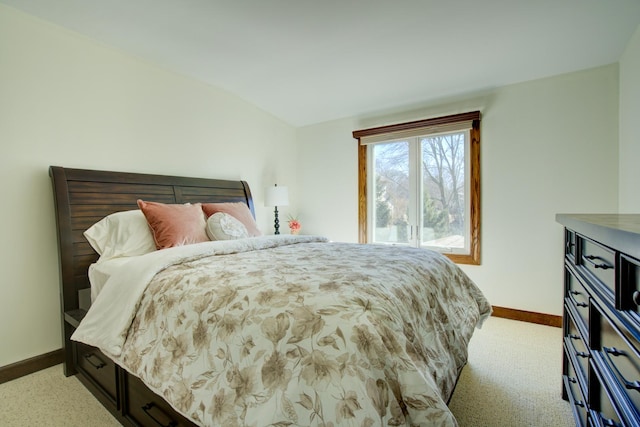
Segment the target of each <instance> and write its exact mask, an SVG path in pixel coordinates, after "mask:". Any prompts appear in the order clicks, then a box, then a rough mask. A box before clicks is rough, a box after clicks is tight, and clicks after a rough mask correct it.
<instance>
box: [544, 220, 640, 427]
mask: <svg viewBox="0 0 640 427" xmlns="http://www.w3.org/2000/svg"><path fill="white" fill-rule="evenodd" d="M556 220H557V221H558V222H559V223H560V224H562V225H563V226H564V227H565V230H564V248H565V250H564V252H565V256H564V310H563V333H564V343H563V345H564V352H563V367H562V381H563V390H562V397H563V399H565V400H568V401H569V403H570V404H571V409H572V411H573V414H574V417H575V420H576V425H578V426H640V215H613V214H611V215H609V214H607V215H604V214H603V215H587V214H585V215H571V214H558V215H557V216H556Z"/></svg>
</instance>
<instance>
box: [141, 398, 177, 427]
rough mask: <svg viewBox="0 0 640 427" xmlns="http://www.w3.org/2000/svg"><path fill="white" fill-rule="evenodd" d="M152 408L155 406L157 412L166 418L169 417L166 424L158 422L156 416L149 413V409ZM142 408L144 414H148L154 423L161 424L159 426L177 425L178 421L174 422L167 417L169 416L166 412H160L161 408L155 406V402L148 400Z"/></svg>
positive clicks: (174, 426) (173, 426)
mask: <svg viewBox="0 0 640 427" xmlns="http://www.w3.org/2000/svg"><path fill="white" fill-rule="evenodd" d="M154 408H155V410H156V411H157V412H159V413H160V414H162V415H163V416H164V417H165V418H168V419H169V423H168V424H162V422H160V421H159V420H158V419H157V418H156V417H154V416H153V415H152V414H151V410H152V409H154ZM142 410H143V411H144V413H145V414H147V415H148V416H149V418H151V419H152V420H153V421H154V422H155V423H156V424H158V425H159V426H161V427H177V425H178V423H177V422H175V421H173V420H172V419H171V418H169V417H168V416H167V414H165V413H164V412H162V410H161V409H160V408H158V407H157V406H156V404H155V403H153V402H149V403H147V404H146V405H144V406H143V407H142Z"/></svg>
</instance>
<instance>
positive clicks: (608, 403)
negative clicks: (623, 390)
mask: <svg viewBox="0 0 640 427" xmlns="http://www.w3.org/2000/svg"><path fill="white" fill-rule="evenodd" d="M594 360H595V361H594ZM597 360H598V359H597V357H596V358H592V359H591V363H592V364H593V365H594V367H592V369H591V374H590V375H591V377H590V379H589V388H590V390H589V392H590V396H591V398H590V400H589V408H590V409H591V411H590V412H591V413H590V418H592V421H593V425H596V426H600V425H602V426H624V425H627V424H625V423H623V421H622V417H621V414H622V413H623V411H622V410H621V409H620V408H619V407H618V405H617V404H616V403H614V401H615V399H616V395H615V392H614V390H613V389H612V388H611V387H610V386H609V384H610V383H609V381H610V380H609V379H608V378H607V377H606V376H605V373H604V372H602V370H601V369H600V368H599V367H597V366H598V362H597Z"/></svg>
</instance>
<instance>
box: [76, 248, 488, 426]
mask: <svg viewBox="0 0 640 427" xmlns="http://www.w3.org/2000/svg"><path fill="white" fill-rule="evenodd" d="M216 243H218V242H211V243H208V244H199V246H201V247H202V248H204V250H203V251H201V252H202V253H201V254H199V255H198V254H196V253H195V249H194V248H190V249H189V250H188V251H189V254H188V255H185V256H171V258H172V260H171V262H169V263H167V262H166V260H164V261H162V262H155V264H157V266H156V267H154V268H152V269H151V270H150V271H152V272H153V275H152V274H147V276H148V277H153V279H152V280H146V279H145V280H144V281H145V282H148V283H144V285H140V286H139V288H141V289H143V291H142V292H138V293H136V292H135V291H134V294H136V295H138V294H139V298H138V297H137V296H135V297H134V299H135V298H137V300H136V301H135V304H132V305H131V306H132V307H133V308H132V309H131V313H126V312H122V313H117V316H118V319H124V320H122V321H121V323H122V325H123V327H122V328H116V329H122V330H116V331H115V332H113V334H115V335H117V337H115V338H114V337H111V338H112V339H116V341H117V340H120V341H121V342H120V343H118V344H117V345H111V344H110V343H109V342H108V341H109V340H108V339H106V340H105V337H101V336H97V337H96V336H94V335H96V334H93V333H92V329H93V330H95V329H96V328H92V327H91V325H92V324H94V325H98V324H99V318H100V317H101V313H100V312H101V311H102V310H103V309H104V308H105V307H107V309H108V310H116V311H118V310H119V309H118V307H120V306H121V305H122V304H115V305H114V304H111V305H109V304H105V303H102V302H101V301H100V299H101V298H102V297H103V295H102V294H101V295H100V296H98V298H97V300H96V302H95V303H94V306H95V307H98V308H96V309H95V310H94V306H92V308H91V309H90V310H89V313H88V314H87V317H86V318H85V320H86V321H87V328H86V330H84V328H83V324H81V325H80V328H79V329H78V330H77V331H76V335H74V337H73V339H76V340H79V341H83V342H86V343H87V344H90V345H93V346H97V347H99V348H101V349H103V351H105V352H106V353H107V354H110V356H111V357H112V358H113V359H114V360H115V361H116V362H117V363H119V364H120V365H121V366H123V367H124V368H125V369H127V370H128V371H130V372H131V373H133V374H135V375H136V376H138V377H140V378H141V379H142V380H143V381H144V382H145V383H146V384H147V385H148V386H149V388H151V389H152V390H154V391H155V392H156V393H158V394H160V395H161V396H163V397H164V398H165V399H166V400H167V401H168V402H170V403H171V404H172V405H173V406H174V408H175V409H177V410H178V411H179V412H181V413H182V414H184V415H185V416H187V417H188V418H190V419H191V420H193V421H194V422H196V423H197V424H199V425H207V426H256V427H258V426H326V427H330V426H342V425H345V426H397V425H402V426H405V425H406V426H451V425H456V421H455V418H454V417H453V415H452V414H451V412H450V411H449V409H448V408H447V405H446V402H447V401H448V398H449V397H450V395H451V393H452V392H453V389H454V386H455V383H456V380H457V377H458V374H459V372H460V370H461V369H462V367H463V366H464V364H465V362H466V359H467V344H468V342H469V339H470V338H471V335H472V333H473V329H474V328H475V327H476V326H479V325H480V324H481V322H482V321H483V320H484V318H486V317H487V316H488V315H489V314H490V311H491V308H490V305H489V304H488V302H487V301H486V299H485V298H484V297H483V295H482V293H481V292H480V291H479V289H478V288H477V287H476V286H475V285H474V284H473V283H472V282H471V280H470V279H469V278H468V277H467V276H466V275H465V274H464V273H463V272H462V271H461V270H460V269H459V268H458V267H457V266H456V265H455V264H453V263H452V262H450V261H449V260H448V259H447V258H445V257H443V256H441V255H439V254H436V253H434V252H431V251H426V250H419V249H413V248H407V247H398V246H393V247H391V246H378V245H359V244H346V243H329V242H326V241H324V240H323V239H316V238H312V237H308V236H298V237H295V236H278V237H273V236H272V237H261V238H253V239H243V240H238V241H234V242H227V243H224V244H222V246H221V247H222V249H218V248H217V246H216ZM220 243H222V242H220ZM192 246H198V245H192ZM212 247H214V249H211V248H212ZM158 252H163V251H158ZM130 264H131V263H130ZM168 264H170V265H168ZM134 270H135V269H134ZM147 270H149V269H146V270H145V271H147ZM154 270H158V271H154ZM156 273H157V274H156ZM131 274H133V272H128V273H127V272H124V273H123V274H121V275H120V276H121V277H122V278H125V277H127V278H128V279H127V280H120V281H121V282H123V283H122V284H118V283H117V282H118V278H117V277H113V278H112V279H113V281H114V283H107V285H106V286H105V290H106V289H107V288H109V287H112V286H113V287H115V288H116V289H117V288H118V287H120V289H119V290H118V291H117V292H120V291H122V292H124V291H125V290H126V289H128V288H131V287H132V286H130V283H131ZM142 276H145V275H142ZM110 280H111V279H110ZM127 283H128V284H127ZM135 287H136V286H133V288H135ZM112 292H114V293H115V292H116V291H112ZM103 293H104V292H103ZM107 294H108V292H107ZM105 298H106V297H105ZM101 307H102V308H101ZM125 311H126V310H125ZM92 312H94V313H92ZM105 314H107V313H104V312H103V313H102V315H105ZM109 315H111V316H114V314H113V313H111V314H109ZM82 323H85V321H84V320H83V322H82ZM116 323H117V322H116ZM102 325H104V323H102ZM97 335H100V334H97Z"/></svg>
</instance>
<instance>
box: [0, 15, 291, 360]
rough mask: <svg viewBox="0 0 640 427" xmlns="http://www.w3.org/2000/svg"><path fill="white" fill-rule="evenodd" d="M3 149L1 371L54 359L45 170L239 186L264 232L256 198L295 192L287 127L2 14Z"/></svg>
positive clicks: (57, 343)
mask: <svg viewBox="0 0 640 427" xmlns="http://www.w3.org/2000/svg"><path fill="white" fill-rule="evenodd" d="M0 146H1V151H0V152H1V154H0V182H2V209H0V235H1V236H2V244H1V245H0V272H1V277H2V279H0V366H5V365H7V364H11V363H14V362H17V361H20V360H24V359H27V358H29V357H33V356H36V355H40V354H43V353H46V352H49V351H53V350H56V349H59V348H60V347H61V331H60V323H61V321H60V314H59V310H60V308H59V307H60V305H59V296H58V293H59V290H58V289H59V288H58V280H59V279H58V277H59V276H58V274H59V273H58V253H57V242H56V232H55V224H54V210H53V196H52V188H51V182H50V179H49V176H48V167H49V166H50V165H60V166H66V167H79V168H88V169H105V170H119V171H131V172H145V173H162V174H167V175H186V176H199V177H211V178H227V179H244V180H246V181H248V182H249V185H250V186H251V188H252V192H253V196H254V199H255V204H256V214H257V217H258V225H259V226H260V227H261V228H262V229H263V230H264V231H266V232H272V231H271V230H272V215H273V214H272V211H271V208H264V207H263V203H264V198H263V193H264V187H265V186H266V185H272V184H273V182H275V181H276V180H277V181H278V182H279V183H283V184H285V183H286V184H288V185H289V187H290V188H291V189H292V192H295V190H296V182H295V175H296V144H295V129H293V128H292V127H290V126H289V125H286V124H284V123H283V122H281V121H279V120H277V119H275V118H274V117H272V116H270V115H268V114H266V113H265V112H263V111H261V110H259V109H257V108H256V107H254V106H252V105H250V104H248V103H245V102H244V101H242V100H240V99H238V98H237V97H234V96H231V95H229V94H228V93H226V92H223V91H221V90H218V89H216V88H213V87H210V86H207V85H204V84H201V83H198V82H195V81H193V80H190V79H187V78H184V77H181V76H178V75H175V74H172V73H170V72H167V71H165V70H163V69H160V68H158V67H155V66H153V65H150V64H148V63H145V62H142V61H140V60H138V59H136V58H132V57H130V56H127V55H125V54H123V53H121V52H119V51H117V50H114V49H111V48H107V47H105V46H103V45H101V44H98V43H96V42H93V41H91V40H88V39H86V38H83V37H81V36H79V35H76V34H74V33H71V32H69V31H66V30H63V29H61V28H59V27H56V26H53V25H50V24H48V23H44V22H42V21H39V20H37V19H35V18H33V17H30V16H28V15H24V14H22V13H21V12H18V11H15V10H14V9H11V8H8V7H6V6H2V5H0ZM292 204H295V199H293V198H292ZM292 209H295V207H292ZM283 213H284V215H286V213H287V211H286V210H285V211H284V212H283Z"/></svg>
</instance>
